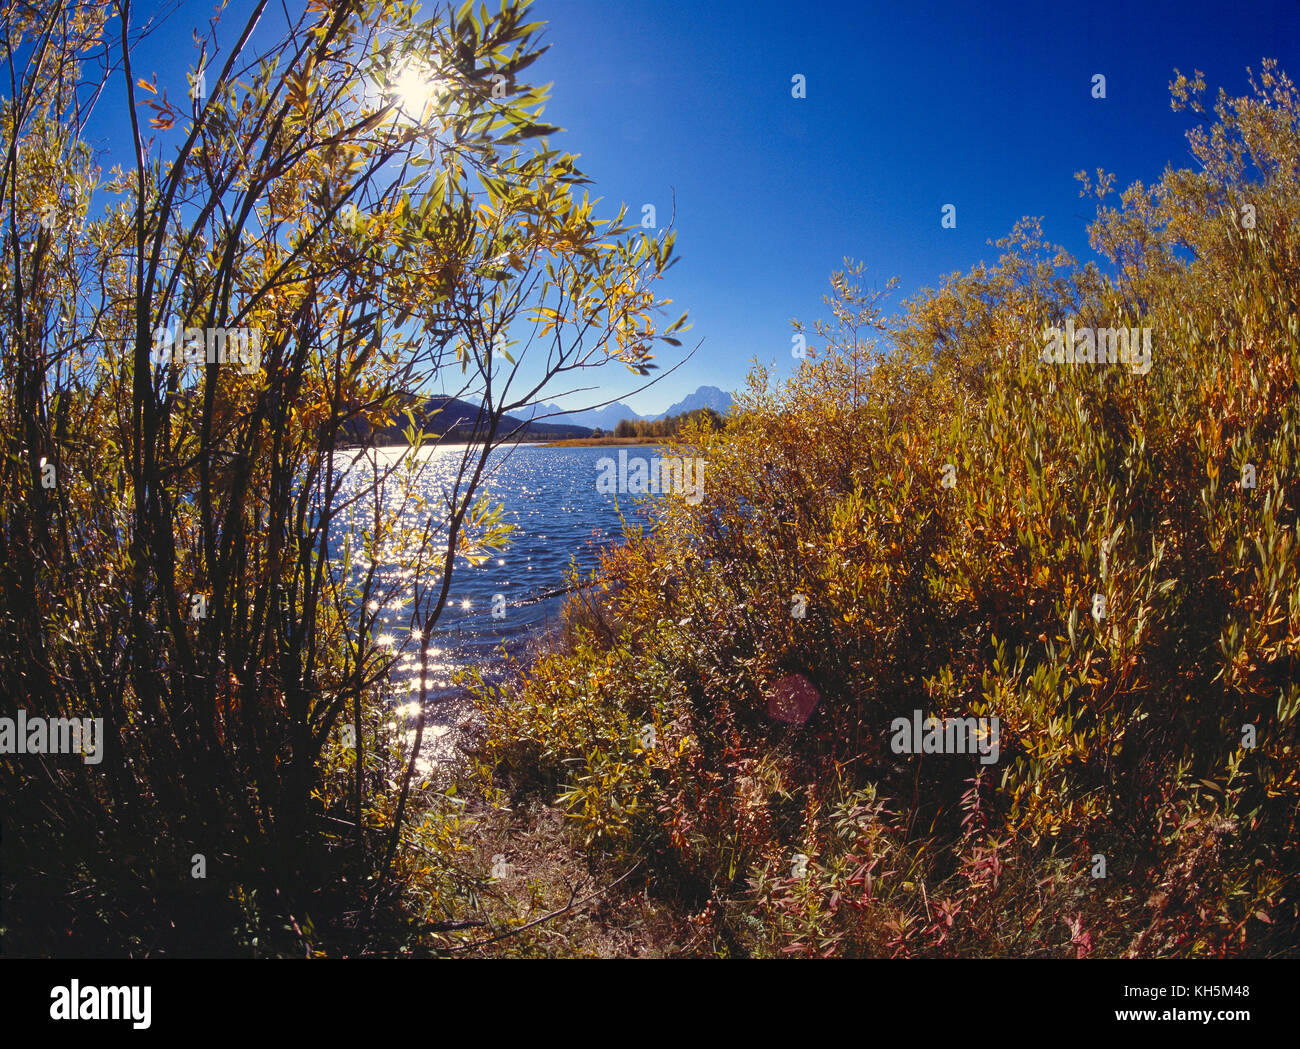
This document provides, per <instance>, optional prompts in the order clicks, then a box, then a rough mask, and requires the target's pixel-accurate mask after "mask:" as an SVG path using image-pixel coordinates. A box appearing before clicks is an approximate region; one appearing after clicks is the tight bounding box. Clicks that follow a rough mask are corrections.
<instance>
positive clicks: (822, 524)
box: [479, 63, 1300, 956]
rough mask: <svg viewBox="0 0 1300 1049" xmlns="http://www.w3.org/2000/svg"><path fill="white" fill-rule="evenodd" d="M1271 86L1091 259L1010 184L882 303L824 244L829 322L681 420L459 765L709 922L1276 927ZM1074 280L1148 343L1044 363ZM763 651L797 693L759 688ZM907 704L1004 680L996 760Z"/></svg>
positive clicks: (1284, 415) (1277, 145)
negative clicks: (688, 492)
mask: <svg viewBox="0 0 1300 1049" xmlns="http://www.w3.org/2000/svg"><path fill="white" fill-rule="evenodd" d="M1173 87H1174V94H1175V101H1176V103H1178V102H1179V101H1180V100H1181V101H1182V102H1183V103H1187V99H1188V97H1189V95H1194V94H1195V93H1196V92H1197V91H1198V90H1199V89H1202V88H1203V84H1200V83H1199V77H1198V82H1196V83H1192V82H1189V81H1187V80H1186V78H1183V77H1181V76H1180V78H1179V81H1178V82H1177V83H1175V84H1174V85H1173ZM1296 101H1297V100H1296V92H1295V89H1294V87H1293V86H1292V85H1291V84H1290V82H1289V81H1288V80H1287V79H1286V78H1285V76H1282V75H1280V74H1277V73H1276V72H1275V67H1274V66H1273V65H1272V64H1271V63H1266V64H1265V66H1264V76H1263V86H1262V88H1261V87H1258V86H1257V88H1256V92H1255V96H1254V97H1253V98H1246V99H1236V100H1226V99H1221V100H1220V105H1219V108H1218V121H1217V123H1216V124H1215V125H1214V126H1213V128H1212V129H1211V130H1210V131H1209V132H1207V133H1197V134H1193V135H1192V136H1191V138H1192V141H1193V148H1194V151H1195V152H1196V153H1197V156H1198V157H1199V159H1200V160H1201V165H1202V170H1201V171H1198V172H1189V171H1170V172H1168V173H1166V175H1165V176H1164V178H1163V179H1162V180H1161V181H1160V182H1159V183H1158V184H1157V185H1156V186H1154V187H1152V188H1151V189H1145V188H1143V187H1141V186H1135V187H1132V188H1130V190H1128V191H1126V193H1125V194H1124V195H1123V196H1122V198H1121V202H1120V206H1119V207H1118V208H1117V209H1108V208H1105V207H1104V206H1103V207H1102V208H1101V210H1100V211H1099V217H1098V221H1097V223H1096V224H1095V225H1094V226H1093V227H1092V233H1093V238H1094V245H1095V246H1097V247H1098V248H1099V250H1101V251H1102V252H1103V254H1106V255H1108V256H1109V257H1110V258H1111V259H1112V260H1113V261H1116V262H1118V263H1119V264H1120V266H1119V276H1115V277H1107V276H1105V275H1103V274H1102V273H1101V272H1100V271H1099V270H1098V268H1097V267H1096V266H1092V265H1090V266H1079V265H1078V264H1077V263H1075V262H1074V260H1072V259H1070V258H1069V257H1068V256H1066V255H1065V254H1064V253H1063V252H1060V251H1059V250H1056V249H1052V248H1050V247H1049V246H1046V245H1044V244H1043V243H1042V242H1041V238H1040V236H1039V234H1038V229H1037V225H1036V224H1035V223H1033V222H1026V223H1024V224H1022V225H1021V226H1020V227H1019V228H1018V229H1017V231H1016V233H1015V235H1014V236H1013V237H1012V238H1010V239H1009V240H1008V241H1007V242H1004V244H1003V247H1004V248H1005V249H1006V250H1005V252H1004V254H1003V255H1002V257H1001V258H1000V260H999V262H998V264H997V265H996V266H992V267H986V266H983V265H981V266H980V267H978V268H977V269H976V270H974V271H972V272H971V273H970V274H966V275H963V276H959V277H955V278H953V279H951V280H949V281H948V282H947V283H946V284H945V285H944V286H943V288H941V289H940V290H939V291H938V292H933V293H925V294H923V295H921V296H920V297H918V298H917V299H916V300H914V301H913V302H911V303H910V304H909V305H908V309H907V310H906V312H905V314H904V316H903V317H902V318H901V319H900V320H898V321H897V322H895V323H894V324H893V325H892V326H890V325H888V324H886V322H885V321H884V320H883V318H882V316H881V314H880V312H879V309H878V307H877V304H876V300H875V298H873V297H869V296H864V295H863V294H861V293H860V292H859V291H858V289H857V288H856V287H855V286H854V284H853V279H854V277H855V276H856V274H857V272H859V270H849V271H846V272H844V273H839V274H836V276H835V278H834V280H833V282H832V283H833V287H834V295H833V296H832V297H830V298H829V299H828V302H829V304H830V306H831V308H832V314H833V321H832V322H831V323H829V324H824V325H819V326H818V332H819V333H820V334H822V335H824V336H825V337H826V347H825V349H824V351H821V352H817V353H813V354H811V355H810V357H809V358H808V359H807V360H806V361H804V362H803V364H802V365H801V367H800V368H799V371H798V373H797V375H795V376H794V377H793V378H792V379H791V380H789V381H788V382H786V383H784V384H776V383H774V382H773V381H772V380H771V379H770V377H769V376H768V374H767V373H766V371H765V369H763V368H762V367H761V366H756V367H755V369H754V372H753V374H752V375H751V377H750V388H749V391H748V392H747V393H746V394H745V395H743V396H742V397H741V398H740V401H739V405H738V407H737V409H736V410H735V412H734V413H733V415H732V416H731V418H730V420H729V422H728V425H727V427H726V429H725V431H724V432H722V433H716V434H715V433H708V432H703V431H700V430H694V431H689V432H686V433H684V434H683V435H681V436H680V437H679V439H678V441H677V445H678V447H676V448H675V449H674V451H675V452H680V453H681V454H691V455H697V454H698V455H701V456H704V457H705V458H706V459H707V461H708V470H707V475H706V484H705V491H706V495H705V499H704V501H703V502H702V503H701V504H700V505H699V506H698V507H692V506H690V505H689V504H687V503H686V502H685V501H684V500H682V499H678V498H672V499H668V500H666V501H665V502H664V504H663V505H662V506H661V507H660V508H659V509H658V511H657V513H656V516H655V518H654V524H653V526H652V527H651V528H650V530H649V531H648V532H646V533H645V534H640V533H637V534H634V535H633V534H630V535H629V537H628V541H627V542H626V544H625V545H624V546H623V547H622V548H620V549H618V550H616V551H613V552H612V553H611V554H610V555H609V556H608V557H607V558H606V559H605V561H604V563H603V566H602V570H601V574H600V584H601V585H600V587H599V589H598V594H599V600H598V601H597V602H596V603H595V604H594V605H588V606H586V607H585V608H575V612H576V613H578V614H576V615H575V616H574V617H573V624H574V625H573V629H572V634H573V642H572V644H570V645H569V646H567V647H566V648H565V649H564V650H562V651H558V652H555V653H552V654H550V655H548V656H547V657H545V658H543V659H542V660H540V661H539V662H538V663H537V664H536V665H535V666H534V667H532V668H531V671H530V673H529V674H528V675H526V676H525V677H524V678H523V679H522V680H521V681H520V682H519V683H518V684H516V685H515V686H512V687H506V688H493V689H488V688H485V687H480V689H479V691H480V693H481V695H482V697H483V699H484V700H485V703H484V708H485V710H486V712H487V717H488V734H487V738H486V742H485V744H484V749H483V768H484V769H485V770H487V771H489V772H491V773H494V774H495V775H496V777H497V781H498V782H499V783H502V784H504V785H508V786H510V787H511V788H512V789H514V790H515V791H516V792H528V791H541V792H543V793H545V794H549V795H550V796H551V797H552V798H555V799H559V801H560V802H561V803H562V804H564V805H565V806H566V807H567V809H568V812H569V815H570V817H571V818H572V820H573V822H574V824H575V825H576V827H577V829H578V830H579V831H580V832H581V833H582V834H583V836H584V838H585V840H586V841H587V842H588V843H590V844H592V845H603V846H604V847H606V848H608V849H609V850H610V853H611V855H612V856H613V857H614V858H615V859H616V860H618V861H621V862H624V863H630V862H632V861H633V859H634V858H639V860H640V862H641V864H642V867H641V870H643V871H644V872H645V877H646V879H647V882H648V883H649V884H650V885H651V886H652V887H654V888H655V889H656V890H657V891H659V892H661V893H663V894H665V895H673V896H675V897H676V898H678V899H680V900H682V901H684V902H686V903H687V904H688V905H689V906H690V907H691V908H692V909H693V910H694V912H695V918H696V921H697V922H698V924H699V929H700V935H701V941H700V942H701V945H706V946H707V948H708V949H712V950H717V951H724V952H737V953H755V954H766V953H777V952H784V953H802V954H819V955H825V954H837V953H839V954H862V953H870V954H895V955H906V954H945V953H956V954H1008V955H1045V954H1052V955H1068V956H1085V955H1089V954H1106V955H1125V954H1129V955H1215V954H1231V953H1250V954H1277V953H1294V950H1295V945H1296V932H1297V927H1298V925H1297V902H1298V901H1300V884H1298V879H1297V871H1300V862H1297V861H1298V859H1300V857H1298V856H1297V845H1298V844H1300V838H1298V836H1297V827H1296V812H1297V810H1298V809H1300V769H1298V768H1297V762H1296V752H1297V738H1296V734H1297V714H1298V713H1300V674H1297V663H1296V645H1297V639H1298V638H1300V586H1298V585H1297V578H1296V573H1297V556H1296V551H1297V531H1296V530H1297V518H1296V507H1297V498H1298V492H1297V470H1298V468H1300V461H1298V459H1297V440H1298V439H1300V438H1298V436H1297V435H1298V434H1300V426H1298V420H1297V407H1298V406H1300V395H1298V393H1297V368H1298V366H1300V362H1298V359H1297V354H1298V353H1300V342H1298V339H1297V318H1298V317H1300V309H1298V308H1297V289H1298V288H1300V266H1297V249H1296V232H1295V230H1296V228H1297V226H1296V220H1297V218H1298V217H1300V194H1298V193H1297V167H1296V163H1297V162H1296V157H1297V156H1300V119H1298V117H1297V104H1296ZM1234 144H1236V145H1235V147H1234ZM1243 157H1245V158H1246V159H1247V160H1248V161H1249V163H1247V162H1243V161H1242V158H1243ZM1101 177H1102V186H1101V188H1100V189H1099V192H1098V195H1099V196H1100V197H1103V198H1104V196H1105V193H1106V191H1107V189H1108V183H1107V180H1106V178H1105V176H1101ZM1084 182H1085V191H1086V190H1088V189H1089V188H1090V187H1089V185H1088V183H1087V179H1086V178H1085V179H1084ZM1247 200H1248V201H1250V202H1252V203H1253V205H1254V211H1255V214H1256V215H1257V216H1258V221H1257V222H1256V224H1255V225H1254V226H1251V225H1249V224H1243V222H1242V221H1241V216H1242V214H1243V212H1242V210H1241V208H1240V206H1239V205H1240V204H1241V202H1242V201H1247ZM1179 249H1183V250H1181V251H1180V250H1179ZM1066 318H1072V319H1073V320H1074V323H1075V325H1076V326H1078V327H1084V326H1091V327H1112V326H1118V325H1121V324H1123V325H1125V326H1127V327H1138V328H1147V327H1149V328H1150V329H1151V330H1152V335H1153V367H1152V369H1151V370H1150V372H1149V373H1147V374H1145V375H1139V374H1134V373H1133V371H1132V370H1131V369H1130V368H1127V367H1121V366H1118V365H1109V364H1108V365H1092V366H1088V365H1077V366H1071V365H1055V364H1045V363H1042V362H1041V361H1040V359H1039V354H1040V351H1041V349H1042V346H1043V342H1044V336H1043V330H1044V328H1045V327H1047V326H1052V325H1061V324H1063V322H1064V320H1065V319H1066ZM882 334H888V335H889V336H891V341H892V343H893V347H894V348H893V350H892V352H888V353H885V352H881V351H878V350H877V349H875V338H876V336H878V335H882ZM945 465H951V466H952V467H953V470H951V471H947V472H946V473H947V476H949V477H950V478H951V479H952V480H955V484H952V485H951V486H947V487H946V486H945V485H944V483H943V480H944V477H945V470H944V467H945ZM1248 465H1249V466H1250V467H1253V471H1254V475H1255V480H1256V484H1255V487H1253V488H1252V487H1249V486H1248V481H1249V474H1250V471H1249V470H1246V471H1244V472H1243V468H1244V467H1247V466H1248ZM1243 481H1246V482H1247V484H1246V486H1243ZM1099 598H1101V599H1104V606H1103V605H1102V604H1101V602H1100V601H1099V600H1098V599H1099ZM801 600H802V601H803V605H802V610H803V613H804V614H803V616H802V617H800V616H799V615H797V614H796V610H797V609H799V608H800V601H801ZM1094 609H1095V610H1096V611H1097V612H1098V613H1100V614H1097V615H1094ZM791 674H801V675H803V676H805V677H806V678H807V679H809V680H810V681H811V682H812V683H813V684H814V685H815V686H816V688H817V689H818V691H819V693H820V696H821V699H820V703H819V705H818V708H817V710H816V711H815V713H814V714H813V715H812V717H811V718H810V719H809V720H808V722H807V723H806V724H804V725H801V726H795V725H787V724H782V723H779V722H776V721H774V720H772V719H771V718H769V717H768V714H767V696H768V694H769V692H770V689H771V686H772V685H773V683H774V682H775V681H777V680H778V679H780V678H782V677H785V676H788V675H791ZM914 709H921V710H923V711H924V712H925V713H927V714H934V715H936V716H939V717H945V716H988V717H997V718H999V719H1000V725H1001V738H1000V743H1001V748H1000V749H1001V753H1000V756H999V759H998V761H997V762H996V763H995V764H992V765H987V766H986V765H981V764H980V763H979V761H978V758H976V757H974V756H960V755H916V756H910V755H899V754H895V753H894V752H893V751H892V749H891V748H890V745H889V741H890V732H889V725H890V721H891V720H892V718H894V717H897V716H910V714H911V712H912V711H913V710H914ZM646 726H653V735H652V734H651V733H650V732H648V731H647V728H646ZM1251 744H1253V745H1251ZM1103 874H1104V876H1099V875H1103Z"/></svg>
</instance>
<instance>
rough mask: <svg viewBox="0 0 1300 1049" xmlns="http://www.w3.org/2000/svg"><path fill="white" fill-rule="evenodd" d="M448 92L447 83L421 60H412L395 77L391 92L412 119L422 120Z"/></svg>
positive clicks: (403, 110)
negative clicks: (430, 108)
mask: <svg viewBox="0 0 1300 1049" xmlns="http://www.w3.org/2000/svg"><path fill="white" fill-rule="evenodd" d="M446 92H447V83H446V81H444V80H442V79H441V78H439V77H438V76H436V75H435V74H434V73H433V72H432V71H431V70H430V69H429V68H428V67H426V66H425V65H424V64H423V63H421V62H416V61H411V62H408V63H407V64H406V65H405V66H403V67H402V68H401V69H400V70H398V72H397V75H396V76H395V77H393V80H392V84H391V86H390V88H389V93H390V94H391V95H392V97H393V99H394V100H395V101H396V102H397V104H398V107H399V108H400V109H401V111H402V112H403V113H404V114H405V115H406V116H407V117H409V118H410V119H412V120H415V121H417V122H418V121H422V120H423V119H424V118H425V117H426V116H428V111H429V107H430V106H432V105H433V104H434V103H435V102H437V101H438V99H440V98H441V97H442V96H443V95H444V94H446Z"/></svg>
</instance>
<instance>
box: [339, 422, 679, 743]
mask: <svg viewBox="0 0 1300 1049" xmlns="http://www.w3.org/2000/svg"><path fill="white" fill-rule="evenodd" d="M464 452H465V449H464V447H463V446H459V445H450V446H442V447H438V448H428V449H422V450H421V451H420V453H418V454H419V458H420V463H421V465H422V466H423V468H424V469H423V474H422V477H421V483H420V485H419V489H418V490H419V492H420V493H421V494H423V495H424V496H425V497H426V498H427V500H428V504H429V505H428V506H426V507H425V508H423V509H418V508H416V507H415V506H410V507H409V508H407V509H405V510H404V512H403V514H402V519H403V521H404V522H405V523H406V524H408V525H409V526H411V527H412V528H417V527H423V524H424V522H425V521H427V520H428V518H429V516H430V514H433V515H434V516H435V519H437V518H438V516H439V514H438V507H439V506H440V505H441V501H442V498H443V495H442V493H444V492H450V490H451V488H452V486H453V485H454V484H455V478H456V473H457V471H458V470H459V469H460V467H461V463H462V460H463V457H464ZM618 452H619V449H618V448H616V447H587V448H544V447H538V446H519V447H515V448H506V449H501V450H498V451H497V452H495V453H493V455H492V457H491V458H490V459H489V462H488V467H487V475H486V479H485V481H484V482H483V483H482V484H481V486H480V489H479V493H480V495H483V496H486V497H487V498H488V499H489V500H490V501H491V502H492V503H500V504H502V506H503V508H504V513H503V520H504V521H505V522H507V523H509V524H512V525H514V526H515V529H514V531H513V532H512V533H511V534H510V538H509V541H508V546H507V547H506V548H505V549H504V550H501V551H499V552H496V553H493V554H492V555H490V556H489V558H488V560H487V561H485V562H484V563H482V564H479V565H470V564H468V563H467V562H466V561H465V559H464V558H462V557H458V558H457V560H456V568H455V570H454V571H453V573H452V582H451V589H450V593H449V595H448V600H447V605H446V608H445V609H444V611H443V614H442V617H441V619H440V620H439V622H438V624H437V626H436V627H435V628H434V633H433V637H432V640H431V643H430V653H431V656H430V661H429V672H428V686H429V700H428V703H427V710H426V713H427V724H426V728H425V734H426V737H427V739H428V743H429V751H428V752H427V753H428V758H429V760H438V759H439V758H441V757H445V756H447V754H448V753H449V752H450V747H451V745H452V744H453V742H454V740H455V738H456V727H457V725H458V724H459V723H461V722H462V721H463V720H464V719H465V717H466V716H467V713H468V706H467V704H466V702H465V700H464V696H463V694H461V693H460V692H459V690H457V689H455V688H454V687H452V685H451V676H452V674H453V673H454V672H455V671H456V670H457V669H458V668H461V667H466V666H471V665H478V666H486V667H487V668H489V670H490V669H491V668H492V667H493V666H494V665H498V664H500V662H501V660H502V658H503V656H502V648H503V646H504V649H505V651H507V652H512V653H517V652H519V651H520V650H522V649H523V648H524V647H525V646H526V645H527V643H528V641H529V640H531V639H533V638H537V637H539V636H540V635H542V634H544V633H545V632H546V630H547V629H548V627H551V626H554V625H556V624H557V623H558V618H559V612H560V609H561V608H562V607H563V605H564V602H565V600H566V595H565V594H564V593H560V592H559V591H562V590H563V589H564V588H565V587H566V586H567V585H568V582H569V580H568V575H569V569H570V565H571V564H573V563H576V564H577V565H578V566H579V568H580V569H581V570H583V571H584V572H586V571H589V570H590V569H591V568H592V567H593V566H594V565H595V563H596V558H597V555H598V553H599V551H600V550H601V549H602V548H604V547H607V546H608V545H609V544H611V543H613V542H616V541H617V540H618V538H619V535H620V532H621V524H620V522H619V512H620V511H621V512H622V513H623V515H624V517H625V518H626V519H627V520H628V522H629V523H643V522H644V521H645V519H646V513H647V507H646V505H645V504H644V503H639V502H638V501H637V499H636V497H634V496H628V495H620V496H618V497H617V502H616V497H615V496H613V495H606V494H601V493H599V492H597V491H596V478H597V476H598V470H597V467H596V463H597V461H598V460H599V459H601V458H603V457H605V456H610V457H613V458H616V457H617V456H618ZM627 452H628V455H629V457H633V456H643V457H645V458H647V459H648V458H650V457H652V456H655V455H658V454H660V449H659V448H657V447H654V446H651V445H642V446H635V447H629V448H627ZM369 454H370V455H371V456H373V457H374V458H373V459H363V460H359V461H358V463H357V464H355V465H354V466H353V467H351V468H350V469H349V471H348V476H347V479H346V482H345V485H344V488H343V491H342V493H341V495H340V498H347V497H348V496H349V495H352V494H355V493H356V492H358V491H362V490H364V489H366V488H367V487H368V486H369V484H370V483H371V482H372V481H373V478H374V474H373V470H374V467H375V466H377V467H378V468H379V469H380V470H381V471H383V470H384V469H385V468H387V467H391V466H396V467H398V468H401V467H402V466H403V465H404V463H403V460H404V459H405V458H406V457H408V456H409V455H410V453H409V452H408V450H407V449H404V448H402V449H397V448H390V449H380V450H379V451H378V452H374V453H369ZM400 487H401V486H400V485H399V484H398V481H397V476H396V474H394V475H393V476H392V477H391V478H390V480H389V481H388V482H387V485H386V490H385V493H384V496H383V498H382V502H381V505H382V506H384V507H386V508H387V509H388V510H389V511H390V512H391V511H394V510H396V508H397V507H399V506H400V505H401V498H400V492H399V489H400ZM373 512H374V502H373V498H372V497H371V496H369V495H368V494H367V495H364V496H363V497H362V499H361V500H360V501H359V502H358V503H357V505H356V506H355V508H354V510H353V511H352V512H351V514H350V515H349V514H344V515H343V517H342V520H341V524H340V526H339V527H338V528H337V529H336V533H335V535H334V536H332V541H331V549H332V551H333V553H334V556H335V558H336V560H341V559H342V558H343V556H344V553H345V550H346V540H347V533H348V531H349V529H351V530H352V531H353V533H354V534H356V533H359V532H360V530H361V529H362V528H364V527H366V526H367V524H368V523H369V521H371V520H372V518H373ZM349 521H350V523H349ZM363 522H364V523H363ZM437 549H438V550H439V551H441V550H445V540H444V543H442V544H439V545H438V547H437ZM352 556H353V578H354V579H356V578H357V577H358V576H359V575H360V574H362V573H364V572H365V571H366V570H367V569H368V567H369V565H368V563H367V562H366V561H365V560H364V559H363V558H361V557H360V556H359V555H358V554H357V553H356V540H355V539H354V540H353V547H352ZM440 559H441V553H439V562H440ZM435 578H436V570H435V571H432V572H430V573H428V574H427V575H425V577H424V579H425V582H427V583H431V582H433V581H434V579H435ZM376 580H377V581H378V582H379V583H380V584H381V585H382V586H384V587H390V586H391V587H395V588H396V590H397V592H398V593H399V595H406V596H407V600H408V602H409V600H410V595H411V594H412V593H413V590H414V582H415V580H414V579H413V578H404V577H403V576H402V574H401V572H400V571H399V570H398V568H397V566H396V564H395V563H393V562H392V561H389V560H387V559H386V558H385V557H384V556H383V555H381V556H380V558H379V564H378V565H377V566H376ZM497 594H501V595H503V596H504V598H505V616H504V618H494V617H493V615H492V610H493V597H494V595H497ZM436 596H437V594H436V591H434V592H433V593H432V594H431V599H432V600H436ZM380 617H381V620H382V624H383V625H382V627H381V634H380V636H381V639H382V640H383V641H385V643H391V644H394V645H398V644H399V643H400V642H401V641H403V640H405V639H407V638H408V637H409V631H410V627H411V605H410V604H409V603H408V604H407V605H406V606H405V607H404V608H401V609H396V608H391V609H390V608H383V609H381V610H380ZM419 684H420V682H419V647H418V645H417V644H410V645H408V648H407V651H406V652H405V654H404V655H403V657H402V659H401V661H400V662H399V664H398V668H397V673H396V685H397V687H398V691H399V694H401V693H406V694H407V695H409V694H410V693H411V692H418V691H419ZM410 706H411V705H410V704H408V705H407V706H405V707H403V708H400V709H401V711H402V712H404V713H405V714H408V715H409V714H410V713H412V710H411V709H410Z"/></svg>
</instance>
